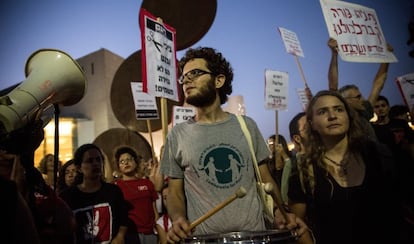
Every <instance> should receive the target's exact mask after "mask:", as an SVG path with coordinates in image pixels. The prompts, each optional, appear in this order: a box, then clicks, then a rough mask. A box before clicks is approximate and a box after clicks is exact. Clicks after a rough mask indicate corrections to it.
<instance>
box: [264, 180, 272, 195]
mask: <svg viewBox="0 0 414 244" xmlns="http://www.w3.org/2000/svg"><path fill="white" fill-rule="evenodd" d="M264 190H265V191H266V193H269V194H270V193H271V192H272V191H273V184H272V183H269V182H267V183H265V185H264Z"/></svg>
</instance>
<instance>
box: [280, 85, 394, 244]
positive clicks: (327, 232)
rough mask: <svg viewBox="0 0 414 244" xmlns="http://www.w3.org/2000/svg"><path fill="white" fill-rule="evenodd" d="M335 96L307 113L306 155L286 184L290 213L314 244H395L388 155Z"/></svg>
mask: <svg viewBox="0 0 414 244" xmlns="http://www.w3.org/2000/svg"><path fill="white" fill-rule="evenodd" d="M357 116H358V115H357V114H356V113H355V111H354V110H353V109H351V108H350V105H349V104H348V103H347V102H346V100H345V99H344V98H343V97H342V96H341V95H340V94H339V93H338V92H335V91H320V92H318V93H317V94H316V95H315V96H314V97H313V98H312V100H311V101H310V103H309V106H308V109H307V111H306V118H307V121H306V126H305V127H304V128H305V138H306V139H305V140H304V144H305V145H304V146H305V149H306V150H305V152H304V154H303V156H302V157H301V158H300V159H299V161H298V163H297V167H298V173H297V174H293V175H292V176H291V178H290V181H289V191H288V196H289V207H290V208H291V209H292V211H293V212H294V213H296V214H297V215H298V216H299V217H301V218H306V219H307V220H308V221H309V225H310V227H311V229H312V230H313V233H314V236H315V239H316V243H318V244H332V243H335V244H341V243H344V244H345V243H347V244H348V243H395V242H392V240H397V239H396V238H398V237H397V234H396V233H397V230H396V229H397V228H396V225H395V223H397V218H398V208H397V206H396V203H395V201H394V200H395V192H393V191H392V187H393V185H394V184H393V182H394V181H393V178H392V172H390V171H388V168H387V166H389V165H393V163H394V162H393V158H392V155H391V154H387V150H383V146H382V145H381V144H379V143H378V142H377V141H375V140H372V139H370V138H369V137H368V136H367V135H366V134H365V131H364V130H363V128H362V127H361V124H360V120H359V119H358V118H357Z"/></svg>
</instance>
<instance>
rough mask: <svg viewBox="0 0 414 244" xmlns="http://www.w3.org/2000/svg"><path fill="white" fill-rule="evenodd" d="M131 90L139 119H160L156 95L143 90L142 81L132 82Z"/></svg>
mask: <svg viewBox="0 0 414 244" xmlns="http://www.w3.org/2000/svg"><path fill="white" fill-rule="evenodd" d="M131 91H132V98H133V99H134V105H135V117H136V118H137V120H145V119H158V110H157V101H156V100H155V97H154V96H151V95H149V94H147V93H144V92H142V82H131Z"/></svg>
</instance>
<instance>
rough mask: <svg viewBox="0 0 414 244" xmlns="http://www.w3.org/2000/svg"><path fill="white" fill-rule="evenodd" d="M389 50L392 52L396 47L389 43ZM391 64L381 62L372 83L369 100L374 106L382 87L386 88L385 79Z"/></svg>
mask: <svg viewBox="0 0 414 244" xmlns="http://www.w3.org/2000/svg"><path fill="white" fill-rule="evenodd" d="M387 50H388V51H389V52H392V51H393V50H394V49H393V48H392V46H391V45H390V44H387ZM389 65H390V64H389V63H381V64H380V66H379V68H378V71H377V74H376V75H375V78H374V81H373V83H372V89H371V92H370V94H369V96H368V101H369V102H370V103H371V105H372V106H374V104H375V102H376V101H377V99H378V96H379V95H380V93H381V91H382V88H384V84H385V81H386V80H387V74H388V67H389Z"/></svg>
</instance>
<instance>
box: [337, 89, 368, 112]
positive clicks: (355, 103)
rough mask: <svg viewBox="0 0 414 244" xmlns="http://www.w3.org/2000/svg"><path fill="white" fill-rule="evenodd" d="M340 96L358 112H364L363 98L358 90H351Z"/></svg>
mask: <svg viewBox="0 0 414 244" xmlns="http://www.w3.org/2000/svg"><path fill="white" fill-rule="evenodd" d="M342 96H343V97H344V98H345V99H346V101H347V102H348V104H349V105H350V106H351V107H352V108H354V109H355V110H358V111H363V110H365V107H364V97H363V96H362V95H361V92H360V91H359V90H358V89H355V88H351V89H348V90H346V91H344V92H343V93H342Z"/></svg>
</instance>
